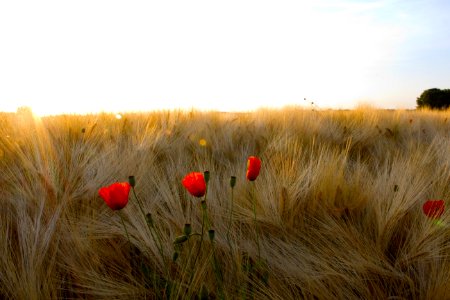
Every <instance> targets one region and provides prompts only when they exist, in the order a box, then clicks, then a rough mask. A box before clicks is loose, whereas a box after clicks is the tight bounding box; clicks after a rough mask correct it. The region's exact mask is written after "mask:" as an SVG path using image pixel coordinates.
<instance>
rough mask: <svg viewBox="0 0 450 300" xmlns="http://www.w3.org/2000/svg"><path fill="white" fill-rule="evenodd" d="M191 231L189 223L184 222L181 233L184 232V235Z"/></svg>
mask: <svg viewBox="0 0 450 300" xmlns="http://www.w3.org/2000/svg"><path fill="white" fill-rule="evenodd" d="M191 232H192V226H191V224H184V229H183V233H184V234H185V235H186V236H190V235H191Z"/></svg>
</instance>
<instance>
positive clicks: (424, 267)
mask: <svg viewBox="0 0 450 300" xmlns="http://www.w3.org/2000/svg"><path fill="white" fill-rule="evenodd" d="M251 155H255V156H258V157H260V158H261V160H262V167H261V172H260V175H259V177H258V178H257V179H256V180H255V181H254V182H248V181H247V180H246V177H245V174H246V167H247V166H246V164H247V158H248V157H249V156H251ZM205 170H208V171H210V175H211V177H210V178H211V179H210V182H209V187H208V192H207V198H206V203H207V210H208V216H209V219H210V221H211V222H210V223H211V224H210V225H211V226H210V227H211V228H213V229H214V230H215V238H214V242H213V243H212V242H211V241H210V240H209V238H208V234H207V233H205V235H204V240H203V242H202V243H201V242H200V237H199V236H193V237H191V238H190V239H189V241H187V242H185V243H183V244H182V248H178V249H175V248H174V244H173V241H174V240H175V239H176V237H178V236H180V235H182V234H183V227H184V224H185V223H191V224H192V229H193V231H194V232H197V233H199V232H200V230H201V224H202V214H201V210H200V201H201V200H202V199H198V198H194V197H193V196H191V195H190V194H189V193H188V192H187V191H186V190H185V189H184V187H183V185H182V184H181V180H182V178H183V177H184V176H185V175H186V174H187V173H189V172H192V171H199V172H203V171H205ZM129 175H134V176H135V178H136V188H135V191H136V193H137V196H138V197H139V198H140V199H141V200H142V202H143V208H144V211H145V213H147V212H150V213H151V214H152V218H153V222H154V226H155V231H154V232H152V231H150V230H149V228H148V227H147V224H146V222H145V219H144V217H143V216H142V214H141V212H140V209H139V207H138V204H137V202H136V201H135V198H134V196H133V194H132V193H130V198H129V199H130V200H129V203H128V205H127V206H126V207H125V208H124V209H122V210H121V213H122V215H123V217H124V220H125V224H126V228H127V230H128V233H129V236H130V241H131V243H130V242H129V241H128V238H127V235H126V234H125V231H124V228H123V225H122V222H121V218H120V217H119V213H118V211H112V210H111V209H110V208H109V207H108V206H107V205H106V204H105V202H104V201H103V200H102V199H101V198H100V197H99V196H98V190H99V188H100V187H103V186H107V185H110V184H111V183H113V182H123V181H127V180H128V176H129ZM230 176H236V178H237V182H236V186H235V188H234V190H233V197H234V198H233V210H232V213H231V219H230V212H231V211H230V208H231V197H232V193H231V191H232V190H231V187H230ZM428 199H442V200H445V202H446V204H447V205H448V204H449V202H448V201H450V110H447V111H441V112H435V111H384V110H373V109H363V108H361V109H357V110H352V111H308V110H298V109H294V108H293V109H286V110H277V111H270V110H261V111H258V112H255V113H246V114H235V113H230V114H228V113H214V112H211V113H200V112H194V111H193V112H179V111H171V112H155V113H150V114H129V115H127V114H125V115H123V117H122V118H121V119H116V118H115V116H114V115H108V114H100V115H88V116H75V115H74V116H57V117H46V118H42V119H39V118H34V117H33V116H32V115H30V114H27V113H25V112H23V113H21V114H3V115H0V201H1V204H0V205H1V208H0V225H1V230H0V298H2V299H3V298H5V299H58V298H64V299H67V298H69V299H70V298H73V299H79V298H86V299H145V298H146V299H163V298H170V299H194V298H200V297H202V296H203V297H209V298H210V299H216V298H217V299H220V298H224V299H283V300H287V299H303V298H305V299H449V297H450V296H449V295H450V213H449V212H448V211H446V212H445V213H444V214H443V216H442V217H441V218H440V219H433V218H429V217H427V216H426V215H425V214H424V213H423V211H422V205H423V204H424V203H425V201H427V200H428ZM253 201H254V202H255V204H256V206H255V211H254V208H253ZM254 212H256V221H255V217H254ZM230 220H231V221H230ZM205 228H206V227H205ZM206 229H209V227H208V228H206ZM155 232H156V233H158V234H159V236H160V239H161V244H162V252H163V257H162V256H161V253H160V252H161V248H158V243H156V242H155V237H154V234H155ZM200 244H201V248H199V246H200ZM258 245H259V247H258ZM258 248H259V250H258ZM175 250H177V251H178V253H179V257H178V258H177V260H176V261H175V262H174V261H173V259H172V256H173V253H174V252H175ZM197 254H198V256H197ZM195 257H198V259H195Z"/></svg>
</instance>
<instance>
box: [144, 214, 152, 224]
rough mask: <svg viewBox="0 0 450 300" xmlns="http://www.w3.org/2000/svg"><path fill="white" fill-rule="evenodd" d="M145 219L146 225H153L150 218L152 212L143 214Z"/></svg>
mask: <svg viewBox="0 0 450 300" xmlns="http://www.w3.org/2000/svg"><path fill="white" fill-rule="evenodd" d="M145 220H146V221H147V223H148V225H150V226H151V227H153V218H152V214H151V213H148V214H146V215H145Z"/></svg>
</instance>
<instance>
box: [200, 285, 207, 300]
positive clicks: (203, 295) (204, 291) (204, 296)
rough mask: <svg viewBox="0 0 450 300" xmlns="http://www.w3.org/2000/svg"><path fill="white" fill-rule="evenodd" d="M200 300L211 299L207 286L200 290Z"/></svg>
mask: <svg viewBox="0 0 450 300" xmlns="http://www.w3.org/2000/svg"><path fill="white" fill-rule="evenodd" d="M200 299H201V300H208V299H209V293H208V289H207V288H206V286H205V285H202V288H201V289H200Z"/></svg>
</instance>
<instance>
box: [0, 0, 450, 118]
mask: <svg viewBox="0 0 450 300" xmlns="http://www.w3.org/2000/svg"><path fill="white" fill-rule="evenodd" d="M449 15H450V2H448V1H446V0H413V1H411V0H410V1H406V0H391V1H388V0H373V1H356V0H319V1H284V0H282V1H255V0H251V1H250V0H249V1H246V0H241V1H235V0H230V1H225V2H216V1H206V0H194V1H181V0H174V1H115V0H110V1H106V0H98V1H92V0H91V1H87V0H79V1H73V2H68V1H48V0H44V1H21V0H17V1H2V2H0V43H1V45H0V111H15V110H16V109H17V107H20V106H29V107H31V108H32V109H33V111H34V112H36V113H38V114H55V113H86V112H99V111H111V112H118V111H139V110H153V109H178V108H192V107H193V108H197V109H213V110H220V111H240V110H251V109H256V108H258V107H261V106H263V107H280V106H285V105H305V104H306V105H309V102H310V101H314V102H315V104H316V105H317V106H318V107H321V108H351V107H354V106H356V105H358V104H360V103H369V104H371V105H374V106H376V107H380V108H414V107H415V100H416V97H418V96H419V95H420V93H421V92H422V91H423V90H425V89H428V88H433V87H437V88H449V83H450V39H448V36H450V19H449V18H448V16H449ZM304 98H306V99H307V100H308V101H304V100H303V99H304Z"/></svg>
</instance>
